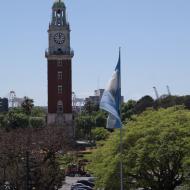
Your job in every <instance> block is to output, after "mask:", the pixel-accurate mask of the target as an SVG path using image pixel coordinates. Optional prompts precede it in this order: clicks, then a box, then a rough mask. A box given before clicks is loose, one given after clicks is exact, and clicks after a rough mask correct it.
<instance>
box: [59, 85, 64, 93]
mask: <svg viewBox="0 0 190 190" xmlns="http://www.w3.org/2000/svg"><path fill="white" fill-rule="evenodd" d="M62 93H63V86H62V85H58V94H62Z"/></svg>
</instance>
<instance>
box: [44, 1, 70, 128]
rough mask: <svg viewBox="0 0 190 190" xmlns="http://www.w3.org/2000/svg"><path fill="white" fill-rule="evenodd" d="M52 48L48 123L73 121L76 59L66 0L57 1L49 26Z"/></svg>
mask: <svg viewBox="0 0 190 190" xmlns="http://www.w3.org/2000/svg"><path fill="white" fill-rule="evenodd" d="M48 36H49V47H48V49H47V51H46V53H45V56H46V58H47V70H48V116H47V123H48V125H51V124H69V123H72V58H73V56H74V52H73V51H72V50H71V47H70V26H69V23H68V21H67V19H66V7H65V4H64V2H62V1H61V0H56V1H55V2H54V4H53V6H52V18H51V22H50V24H49V29H48Z"/></svg>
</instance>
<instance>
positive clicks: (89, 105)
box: [84, 101, 99, 114]
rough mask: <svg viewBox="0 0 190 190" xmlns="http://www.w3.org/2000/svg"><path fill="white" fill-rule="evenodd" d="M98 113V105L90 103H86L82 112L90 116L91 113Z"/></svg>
mask: <svg viewBox="0 0 190 190" xmlns="http://www.w3.org/2000/svg"><path fill="white" fill-rule="evenodd" d="M97 111H99V105H98V104H94V103H92V102H91V101H86V103H85V105H84V112H85V113H87V114H91V113H93V112H97Z"/></svg>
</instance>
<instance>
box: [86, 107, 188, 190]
mask: <svg viewBox="0 0 190 190" xmlns="http://www.w3.org/2000/svg"><path fill="white" fill-rule="evenodd" d="M123 149H124V150H123V156H122V160H123V164H124V182H125V183H124V187H125V189H129V188H144V189H151V190H160V189H162V190H174V189H175V187H177V186H178V185H181V184H185V183H186V182H187V181H186V180H187V179H188V178H186V177H187V176H188V175H189V174H190V151H189V150H190V112H189V111H188V110H185V109H184V108H183V107H179V106H178V107H172V108H168V109H160V110H158V111H155V110H148V111H145V112H144V113H142V114H141V115H140V116H135V117H134V118H133V121H130V122H128V124H127V126H125V127H124V129H123ZM120 158H121V155H120V154H119V132H117V131H116V132H115V133H113V134H112V135H111V136H110V138H109V140H107V141H106V142H105V144H104V146H102V147H99V148H98V149H97V150H95V151H94V152H93V154H92V158H91V159H92V162H91V164H90V166H89V169H90V170H91V171H92V172H93V173H94V175H95V176H96V177H97V183H96V185H97V187H98V188H105V190H115V189H119V184H120V180H119V161H120Z"/></svg>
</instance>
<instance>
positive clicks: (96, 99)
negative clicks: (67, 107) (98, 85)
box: [85, 89, 124, 105]
mask: <svg viewBox="0 0 190 190" xmlns="http://www.w3.org/2000/svg"><path fill="white" fill-rule="evenodd" d="M103 93H104V89H98V90H95V91H94V96H89V97H88V98H86V99H85V102H90V103H92V104H94V105H99V104H100V101H101V98H102V95H103ZM123 102H124V97H123V96H121V103H123Z"/></svg>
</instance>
